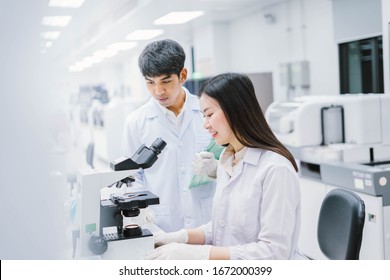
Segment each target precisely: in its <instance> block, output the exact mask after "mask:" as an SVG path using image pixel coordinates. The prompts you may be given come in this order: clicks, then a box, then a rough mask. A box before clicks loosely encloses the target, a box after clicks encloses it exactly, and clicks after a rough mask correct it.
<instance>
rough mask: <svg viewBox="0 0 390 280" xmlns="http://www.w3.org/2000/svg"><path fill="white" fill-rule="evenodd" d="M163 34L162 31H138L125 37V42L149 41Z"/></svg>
mask: <svg viewBox="0 0 390 280" xmlns="http://www.w3.org/2000/svg"><path fill="white" fill-rule="evenodd" d="M163 33H164V30H162V29H140V30H136V31H134V32H132V33H130V34H129V35H127V36H126V40H133V41H140V40H150V39H153V38H154V37H157V36H159V35H161V34H163Z"/></svg>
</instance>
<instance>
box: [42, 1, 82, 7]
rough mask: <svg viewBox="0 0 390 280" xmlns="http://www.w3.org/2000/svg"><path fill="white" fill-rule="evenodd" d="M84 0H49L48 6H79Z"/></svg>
mask: <svg viewBox="0 0 390 280" xmlns="http://www.w3.org/2000/svg"><path fill="white" fill-rule="evenodd" d="M83 3H84V0H50V2H49V7H60V8H80V7H81V5H83Z"/></svg>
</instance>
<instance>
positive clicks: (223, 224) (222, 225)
mask: <svg viewBox="0 0 390 280" xmlns="http://www.w3.org/2000/svg"><path fill="white" fill-rule="evenodd" d="M218 224H219V225H220V226H221V227H224V226H225V225H226V223H225V221H219V223H218Z"/></svg>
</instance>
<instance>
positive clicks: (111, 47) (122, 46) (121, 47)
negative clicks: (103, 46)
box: [107, 42, 137, 51]
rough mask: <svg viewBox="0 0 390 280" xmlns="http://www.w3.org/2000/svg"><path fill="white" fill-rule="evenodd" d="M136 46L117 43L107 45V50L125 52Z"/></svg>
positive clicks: (131, 43) (134, 43) (130, 43)
mask: <svg viewBox="0 0 390 280" xmlns="http://www.w3.org/2000/svg"><path fill="white" fill-rule="evenodd" d="M135 46H137V43H136V42H117V43H113V44H111V45H109V46H108V47H107V49H108V50H115V51H127V50H130V49H132V48H134V47H135Z"/></svg>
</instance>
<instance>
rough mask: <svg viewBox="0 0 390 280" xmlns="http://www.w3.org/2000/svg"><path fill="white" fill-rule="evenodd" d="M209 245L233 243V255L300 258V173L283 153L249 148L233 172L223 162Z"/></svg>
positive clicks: (208, 231)
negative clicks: (230, 174)
mask: <svg viewBox="0 0 390 280" xmlns="http://www.w3.org/2000/svg"><path fill="white" fill-rule="evenodd" d="M217 178H218V183H217V190H216V193H215V196H214V202H213V212H212V221H211V222H210V223H208V224H206V225H204V226H202V227H201V228H202V229H203V231H204V233H205V238H206V244H212V245H215V246H225V247H229V252H230V257H231V259H294V258H302V256H301V255H300V254H299V253H297V243H298V237H299V230H300V223H301V218H300V211H301V209H300V189H299V181H298V176H297V173H296V172H295V170H294V168H293V166H292V164H291V163H290V162H289V161H288V160H287V159H286V158H284V157H283V156H281V155H279V154H277V153H274V152H271V151H264V150H261V149H255V148H248V150H247V152H246V153H245V155H244V158H243V159H242V160H241V161H239V163H238V165H237V166H236V168H235V171H234V174H233V176H232V177H231V178H230V176H229V175H228V174H227V173H226V171H225V170H224V168H223V167H222V166H221V165H220V166H218V174H217Z"/></svg>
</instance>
